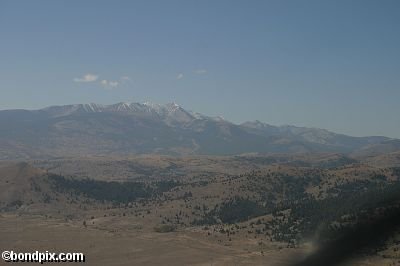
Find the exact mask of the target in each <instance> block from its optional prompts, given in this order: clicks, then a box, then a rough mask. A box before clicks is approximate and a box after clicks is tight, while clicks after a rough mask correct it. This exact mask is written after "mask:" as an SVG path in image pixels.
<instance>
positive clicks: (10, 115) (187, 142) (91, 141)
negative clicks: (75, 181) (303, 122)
mask: <svg viewBox="0 0 400 266" xmlns="http://www.w3.org/2000/svg"><path fill="white" fill-rule="evenodd" d="M0 128H1V129H2V130H1V131H0V159H15V158H25V159H26V158H41V157H57V156H75V155H112V154H115V155H125V154H143V153H159V154H171V155H185V154H209V155H227V154H241V153H252V152H256V153H269V152H274V153H277V152H284V153H290V152H343V153H354V152H357V151H359V150H363V151H364V150H367V151H368V152H375V149H374V147H377V152H380V151H382V150H391V151H393V150H396V149H398V145H397V143H396V142H395V141H393V140H391V139H389V138H386V137H363V138H358V137H350V136H346V135H341V134H336V133H332V132H329V131H327V130H323V129H314V128H303V127H294V126H282V127H277V126H271V125H268V124H265V123H261V122H259V121H255V122H246V123H243V124H241V125H236V124H233V123H231V122H229V121H226V120H224V119H221V118H213V117H208V116H205V115H202V114H198V113H194V112H191V111H187V110H185V109H183V108H182V107H180V106H179V105H177V104H174V103H171V104H166V105H160V104H154V103H118V104H113V105H99V104H76V105H66V106H52V107H47V108H44V109H40V110H33V111H28V110H6V111H0ZM391 141H392V142H393V143H394V144H395V145H394V146H393V147H392V146H390V143H391ZM388 143H389V144H388ZM382 145H384V147H385V149H383V148H382V147H383V146H382ZM388 145H389V146H390V147H387V146H388Z"/></svg>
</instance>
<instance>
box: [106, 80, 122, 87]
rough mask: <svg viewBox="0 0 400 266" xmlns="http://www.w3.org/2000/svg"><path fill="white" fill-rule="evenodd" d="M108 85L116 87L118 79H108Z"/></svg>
mask: <svg viewBox="0 0 400 266" xmlns="http://www.w3.org/2000/svg"><path fill="white" fill-rule="evenodd" d="M108 85H110V87H112V88H116V87H118V85H119V82H118V81H112V80H110V81H109V82H108Z"/></svg>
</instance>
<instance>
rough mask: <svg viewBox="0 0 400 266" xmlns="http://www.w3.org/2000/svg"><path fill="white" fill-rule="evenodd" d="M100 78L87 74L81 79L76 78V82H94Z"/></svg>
mask: <svg viewBox="0 0 400 266" xmlns="http://www.w3.org/2000/svg"><path fill="white" fill-rule="evenodd" d="M98 78H99V76H97V75H94V74H86V75H84V76H82V77H80V78H74V82H94V81H96V80H97V79H98Z"/></svg>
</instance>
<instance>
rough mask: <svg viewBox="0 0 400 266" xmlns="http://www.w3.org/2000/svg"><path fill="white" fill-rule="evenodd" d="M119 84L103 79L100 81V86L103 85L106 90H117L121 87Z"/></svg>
mask: <svg viewBox="0 0 400 266" xmlns="http://www.w3.org/2000/svg"><path fill="white" fill-rule="evenodd" d="M119 84H120V83H119V82H118V81H116V80H106V79H103V80H101V81H100V85H102V86H103V87H105V88H116V87H118V86H119Z"/></svg>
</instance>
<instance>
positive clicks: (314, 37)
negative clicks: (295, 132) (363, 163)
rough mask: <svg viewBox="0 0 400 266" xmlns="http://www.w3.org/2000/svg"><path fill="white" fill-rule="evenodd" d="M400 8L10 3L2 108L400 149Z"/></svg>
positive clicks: (1, 65)
mask: <svg viewBox="0 0 400 266" xmlns="http://www.w3.org/2000/svg"><path fill="white" fill-rule="evenodd" d="M399 49H400V1H396V0H393V1H389V0H376V1H367V0H359V1H354V0H346V1H338V0H331V1H323V0H315V1H304V0H302V1H297V0H296V1H295V0H293V1H289V0H279V1H267V0H265V1H255V0H251V1H247V0H243V1H233V0H229V1H222V0H213V1H205V0H201V1H189V0H182V1H172V0H160V1H149V0H147V1H118V0H117V1H111V0H110V1H55V0H52V1H40V0H39V1H18V0H17V1H15V0H12V1H11V0H10V1H4V0H3V1H0V109H10V108H41V107H45V106H48V105H59V104H70V103H90V102H95V103H104V104H108V103H116V102H121V101H127V102H131V101H133V102H143V101H152V102H157V103H167V102H177V103H178V104H180V105H182V106H183V107H184V108H187V109H191V110H194V111H197V112H201V113H204V114H207V115H222V116H223V117H225V118H226V119H228V120H231V121H233V122H237V123H238V122H243V121H245V120H255V119H258V120H261V121H264V122H267V123H270V124H275V125H281V124H294V125H299V126H313V127H320V128H326V129H329V130H333V131H336V132H340V133H345V134H351V135H357V136H364V135H387V136H390V137H399V138H400V104H399V102H400V51H399Z"/></svg>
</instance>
